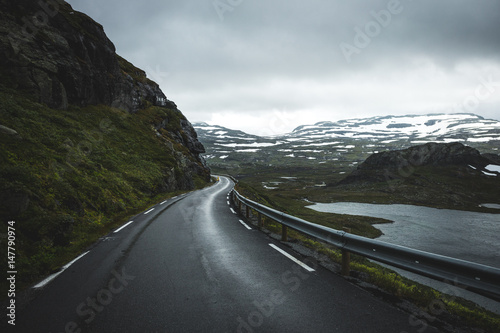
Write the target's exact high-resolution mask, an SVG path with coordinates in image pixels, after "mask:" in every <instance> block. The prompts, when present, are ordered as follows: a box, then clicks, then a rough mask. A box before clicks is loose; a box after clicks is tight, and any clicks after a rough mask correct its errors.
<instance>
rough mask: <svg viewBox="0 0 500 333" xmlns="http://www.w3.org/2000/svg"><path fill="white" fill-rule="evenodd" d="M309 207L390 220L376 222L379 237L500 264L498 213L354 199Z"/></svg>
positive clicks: (393, 242)
mask: <svg viewBox="0 0 500 333" xmlns="http://www.w3.org/2000/svg"><path fill="white" fill-rule="evenodd" d="M308 208H311V209H314V210H316V211H319V212H326V213H337V214H350V215H364V216H371V217H380V218H384V219H387V220H391V221H394V223H387V224H377V225H375V227H376V228H378V229H380V230H381V231H382V232H383V233H384V234H383V235H382V236H381V237H379V238H378V239H379V240H381V241H384V242H387V243H392V244H397V245H403V246H407V247H410V248H414V249H418V250H422V251H427V252H432V253H436V254H441V255H445V256H449V257H454V258H458V259H463V260H467V261H473V262H477V263H480V264H485V265H489V266H494V267H498V268H500V238H499V234H500V214H488V213H477V212H468V211H461V210H451V209H437V208H429V207H423V206H413V205H399V204H395V205H379V204H366V203H357V202H337V203H328V204H325V203H317V204H314V205H312V206H308Z"/></svg>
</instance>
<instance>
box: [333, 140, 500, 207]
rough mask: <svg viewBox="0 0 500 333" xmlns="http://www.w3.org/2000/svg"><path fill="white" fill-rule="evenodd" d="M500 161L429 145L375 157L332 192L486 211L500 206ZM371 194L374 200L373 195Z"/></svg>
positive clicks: (467, 150) (457, 148)
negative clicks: (491, 205)
mask: <svg viewBox="0 0 500 333" xmlns="http://www.w3.org/2000/svg"><path fill="white" fill-rule="evenodd" d="M499 162H500V156H499V155H495V154H490V153H487V154H480V153H479V151H478V150H476V149H474V148H471V147H468V146H464V145H463V144H461V143H427V144H424V145H419V146H414V147H410V148H407V149H404V150H395V151H385V152H381V153H377V154H373V155H371V156H370V157H368V158H367V159H366V160H365V161H364V162H363V163H361V164H359V165H358V167H357V169H356V170H354V171H352V172H351V173H350V174H349V175H348V176H347V177H345V178H344V179H342V180H341V181H339V182H337V183H336V184H331V185H330V186H329V187H330V188H331V190H332V191H335V192H336V193H337V195H338V196H339V197H340V196H344V197H349V196H351V197H352V196H355V197H356V198H357V200H358V201H363V200H364V199H365V197H366V199H368V197H370V196H371V198H374V197H377V198H378V199H377V200H379V201H380V202H386V203H407V204H419V205H425V206H429V207H441V208H453V209H466V210H480V209H481V206H482V205H483V204H486V203H490V204H495V205H498V204H499V203H500V190H499V189H500V163H499ZM368 193H370V195H368Z"/></svg>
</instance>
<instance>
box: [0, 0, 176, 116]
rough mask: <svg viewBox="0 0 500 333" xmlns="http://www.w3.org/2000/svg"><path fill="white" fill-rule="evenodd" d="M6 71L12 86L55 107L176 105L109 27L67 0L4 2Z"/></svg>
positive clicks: (0, 32)
mask: <svg viewBox="0 0 500 333" xmlns="http://www.w3.org/2000/svg"><path fill="white" fill-rule="evenodd" d="M0 15H1V20H0V46H1V48H0V50H1V57H0V70H1V71H2V72H3V73H2V74H3V76H7V77H9V78H10V81H11V82H10V83H9V84H10V87H12V88H14V89H21V90H25V91H29V92H30V93H31V94H33V95H34V96H36V97H37V98H38V100H39V101H40V102H41V103H45V104H47V105H48V106H50V107H52V108H62V109H64V108H67V106H68V105H69V104H74V105H79V106H84V105H88V104H105V105H111V106H114V107H117V108H121V109H124V110H127V111H129V112H136V111H137V110H138V109H140V108H141V107H142V106H144V104H145V103H146V102H149V103H151V104H153V105H162V106H165V105H169V106H174V107H175V104H173V103H172V102H170V101H168V100H167V98H166V97H165V95H164V94H163V92H162V91H161V90H160V88H159V86H158V85H157V84H156V83H154V82H152V81H150V80H148V79H146V75H145V73H144V72H143V71H141V70H139V69H137V68H135V67H133V66H132V65H131V64H129V63H127V62H126V61H125V60H123V59H121V58H120V57H119V56H117V54H116V53H115V46H114V45H113V43H112V42H111V41H110V40H109V39H108V38H107V37H106V34H105V33H104V29H103V27H102V26H101V25H100V24H98V23H96V22H95V21H93V20H92V19H91V18H90V17H88V16H86V15H85V14H83V13H79V12H76V11H73V9H72V8H71V6H70V5H69V4H67V3H65V2H64V1H62V0H16V1H11V0H0Z"/></svg>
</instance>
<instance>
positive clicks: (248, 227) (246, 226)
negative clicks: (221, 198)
mask: <svg viewBox="0 0 500 333" xmlns="http://www.w3.org/2000/svg"><path fill="white" fill-rule="evenodd" d="M240 223H241V224H243V226H244V227H245V228H247V229H248V230H252V228H250V226H249V225H248V224H246V223H245V222H243V221H242V220H240Z"/></svg>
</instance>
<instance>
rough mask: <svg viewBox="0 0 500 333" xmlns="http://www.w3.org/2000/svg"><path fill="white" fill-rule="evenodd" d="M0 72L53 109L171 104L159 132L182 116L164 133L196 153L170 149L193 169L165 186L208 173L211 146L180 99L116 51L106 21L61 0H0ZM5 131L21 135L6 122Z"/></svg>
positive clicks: (186, 183) (6, 82)
mask: <svg viewBox="0 0 500 333" xmlns="http://www.w3.org/2000/svg"><path fill="white" fill-rule="evenodd" d="M0 78H1V80H0V84H1V85H3V86H4V88H7V89H13V90H16V91H18V92H21V93H23V94H25V95H26V96H29V98H30V99H34V100H35V101H36V102H39V103H43V104H46V105H47V106H48V107H50V108H53V109H67V108H68V107H69V106H70V105H75V106H80V107H84V106H87V105H106V106H111V107H114V108H119V109H122V110H125V111H127V112H129V113H132V114H134V113H137V112H138V111H139V110H141V109H145V108H147V107H151V106H157V107H160V108H163V107H164V108H166V109H169V110H171V111H173V112H170V113H169V115H170V116H169V117H167V118H165V119H162V120H161V119H160V120H156V121H157V123H156V124H153V126H154V127H155V128H156V130H159V129H161V128H165V126H166V124H167V123H169V122H170V123H172V122H176V123H175V124H173V125H172V124H171V126H169V129H168V131H167V132H168V133H166V132H164V133H162V134H160V133H157V134H158V135H159V136H160V137H161V136H165V137H168V140H171V141H173V142H176V143H179V144H181V145H182V146H184V147H186V148H187V151H188V152H189V154H188V155H189V156H185V154H184V153H179V148H178V147H177V148H175V149H174V148H172V149H171V152H170V153H171V154H173V155H175V156H176V158H177V161H178V164H179V166H178V168H179V169H182V170H184V171H186V172H185V173H183V174H182V175H180V174H179V173H177V174H176V175H174V173H173V172H172V174H171V175H170V176H169V177H170V178H169V179H170V181H167V182H166V185H165V186H164V189H165V190H176V189H192V188H193V181H192V179H191V178H192V177H191V176H192V175H193V174H198V175H201V176H202V178H204V179H207V180H208V178H209V174H210V170H209V169H208V167H207V165H206V163H205V161H204V159H203V158H202V157H201V156H200V154H201V153H203V152H205V149H204V147H203V145H202V144H201V143H200V142H199V141H198V138H197V134H196V132H195V130H194V128H193V127H192V126H191V123H189V121H188V120H187V119H186V118H185V117H184V116H183V115H182V113H181V112H180V111H179V110H178V109H177V106H176V104H175V103H174V102H172V101H170V100H168V99H167V98H166V96H165V94H164V93H163V92H162V91H161V89H160V87H159V86H158V84H156V83H155V82H153V81H151V80H149V79H148V78H147V77H146V73H145V72H144V71H143V70H141V69H139V68H137V67H135V66H134V65H132V64H131V63H130V62H128V61H127V60H125V59H123V58H122V57H120V56H119V55H117V54H116V52H115V46H114V45H113V43H112V42H111V41H110V40H109V39H108V37H107V36H106V34H105V33H104V29H103V27H102V26H101V25H100V24H99V23H97V22H95V21H94V20H92V19H91V18H90V17H88V16H87V15H85V14H83V13H80V12H77V11H74V10H73V9H72V7H71V6H70V5H69V4H68V3H66V2H64V1H62V0H16V1H11V0H0ZM0 132H1V133H8V134H12V135H14V134H15V133H14V132H15V131H14V130H11V129H9V128H7V127H1V128H0ZM168 140H167V141H168ZM184 178H185V179H184Z"/></svg>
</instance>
